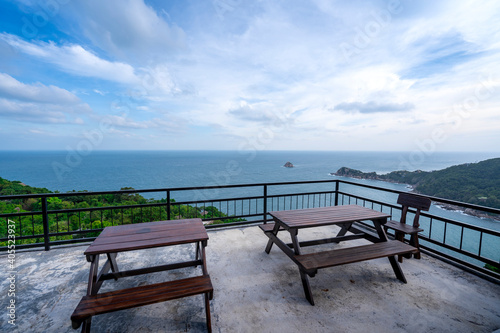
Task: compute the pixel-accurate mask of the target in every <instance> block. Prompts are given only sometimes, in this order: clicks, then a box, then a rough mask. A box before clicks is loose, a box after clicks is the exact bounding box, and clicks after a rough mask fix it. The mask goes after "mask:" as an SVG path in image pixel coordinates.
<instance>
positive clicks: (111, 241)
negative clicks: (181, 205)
mask: <svg viewBox="0 0 500 333" xmlns="http://www.w3.org/2000/svg"><path fill="white" fill-rule="evenodd" d="M206 240H208V234H207V231H206V229H205V227H204V225H203V222H202V220H201V219H187V220H174V221H158V222H146V223H140V224H128V225H123V226H113V227H106V228H105V229H104V230H103V232H102V233H101V234H100V235H99V237H97V238H96V239H95V241H94V242H93V243H92V244H91V245H90V246H89V247H88V248H87V250H86V251H85V252H84V254H85V255H95V254H102V253H113V252H123V251H132V250H140V249H147V248H154V247H160V246H170V245H179V244H186V243H193V242H198V241H206Z"/></svg>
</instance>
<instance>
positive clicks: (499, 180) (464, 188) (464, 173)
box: [335, 158, 500, 208]
mask: <svg viewBox="0 0 500 333" xmlns="http://www.w3.org/2000/svg"><path fill="white" fill-rule="evenodd" d="M335 175H337V176H344V177H351V178H362V179H376V180H383V181H390V182H397V183H403V184H409V185H412V186H413V188H414V190H415V191H416V192H418V193H422V194H425V195H431V196H436V197H440V198H445V199H451V200H457V201H462V202H467V203H471V204H477V205H482V206H488V207H493V208H500V158H494V159H490V160H486V161H482V162H479V163H468V164H462V165H455V166H452V167H449V168H446V169H443V170H437V171H431V172H425V171H420V170H417V171H413V172H410V171H394V172H391V173H388V174H385V175H378V174H376V173H375V172H368V173H364V172H361V171H359V170H354V169H350V168H347V167H342V168H340V169H339V170H338V171H337V172H336V173H335Z"/></svg>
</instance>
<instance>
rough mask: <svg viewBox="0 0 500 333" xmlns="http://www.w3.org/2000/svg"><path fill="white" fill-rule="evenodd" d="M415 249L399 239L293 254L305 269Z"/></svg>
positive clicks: (315, 268)
mask: <svg viewBox="0 0 500 333" xmlns="http://www.w3.org/2000/svg"><path fill="white" fill-rule="evenodd" d="M416 251H417V249H416V248H414V247H413V246H410V245H408V244H405V243H401V242H399V241H388V242H380V243H374V244H368V245H362V246H354V247H347V248H342V249H336V250H331V251H322V252H317V253H310V254H303V255H298V256H295V258H296V259H297V261H298V262H299V263H300V265H301V266H302V268H303V269H304V270H306V271H315V270H317V269H320V268H326V267H333V266H338V265H344V264H350V263H354V262H359V261H364V260H371V259H377V258H384V257H390V256H395V255H398V254H404V253H412V252H416Z"/></svg>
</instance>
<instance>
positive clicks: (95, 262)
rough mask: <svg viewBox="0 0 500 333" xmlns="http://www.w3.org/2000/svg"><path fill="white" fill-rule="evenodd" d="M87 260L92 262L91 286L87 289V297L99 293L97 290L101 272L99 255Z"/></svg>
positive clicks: (88, 257)
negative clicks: (98, 275) (99, 272)
mask: <svg viewBox="0 0 500 333" xmlns="http://www.w3.org/2000/svg"><path fill="white" fill-rule="evenodd" d="M87 260H88V261H90V273H89V284H88V287H87V295H95V294H97V291H96V290H95V288H96V285H97V272H98V270H99V255H98V254H95V255H91V256H87Z"/></svg>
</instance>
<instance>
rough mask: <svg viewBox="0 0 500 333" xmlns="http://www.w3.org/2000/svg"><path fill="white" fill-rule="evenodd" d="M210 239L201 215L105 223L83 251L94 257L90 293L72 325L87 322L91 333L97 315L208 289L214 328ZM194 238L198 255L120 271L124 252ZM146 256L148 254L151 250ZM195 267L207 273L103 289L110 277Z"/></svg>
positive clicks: (177, 243)
mask: <svg viewBox="0 0 500 333" xmlns="http://www.w3.org/2000/svg"><path fill="white" fill-rule="evenodd" d="M207 241H208V235H207V232H206V229H205V226H204V225H203V222H202V220H201V219H199V218H195V219H183V220H171V221H159V222H147V223H139V224H128V225H121V226H113V227H106V228H105V229H104V230H103V231H102V232H101V234H100V235H99V236H98V237H97V238H96V239H95V240H94V242H93V243H92V244H91V245H90V246H89V247H88V248H87V250H86V251H85V252H84V254H85V256H86V258H87V261H88V262H90V273H89V280H88V287H87V295H86V296H84V297H83V298H82V300H81V301H80V303H79V304H78V306H77V307H76V309H75V311H74V312H73V314H72V316H71V320H72V325H73V328H74V329H77V328H78V327H80V325H81V324H82V323H83V327H82V332H89V331H90V324H91V319H92V316H94V315H98V314H103V313H107V312H113V311H118V310H123V309H128V308H133V307H137V306H143V305H148V304H153V303H157V302H163V301H168V300H172V299H177V298H182V297H188V296H193V295H197V294H204V295H205V310H206V319H207V329H208V331H209V332H210V331H211V321H210V303H209V300H210V299H212V297H213V287H212V283H211V280H210V276H209V275H208V270H207V266H206V258H205V247H206V246H207ZM190 243H194V244H196V253H195V258H194V259H193V260H189V261H184V262H178V263H169V264H164V265H159V266H153V267H145V268H138V269H133V270H127V271H121V270H120V269H119V267H118V264H117V260H116V258H117V255H118V253H121V252H126V251H135V250H145V249H151V248H158V247H168V246H174V245H181V244H190ZM100 255H105V256H106V257H107V261H106V263H105V264H104V265H103V266H102V268H101V270H100V271H99V256H100ZM144 255H147V252H145V254H144ZM191 266H201V269H202V275H200V276H196V277H190V278H186V279H181V280H175V281H167V282H162V283H155V284H150V285H146V286H139V287H133V288H128V289H122V290H116V291H111V292H106V293H101V294H99V293H98V292H99V289H100V288H101V285H102V283H103V282H104V281H106V280H111V279H114V280H117V279H119V278H122V277H129V276H136V275H142V274H149V273H154V272H161V271H166V270H172V269H178V268H184V267H191ZM109 271H111V272H109Z"/></svg>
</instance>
